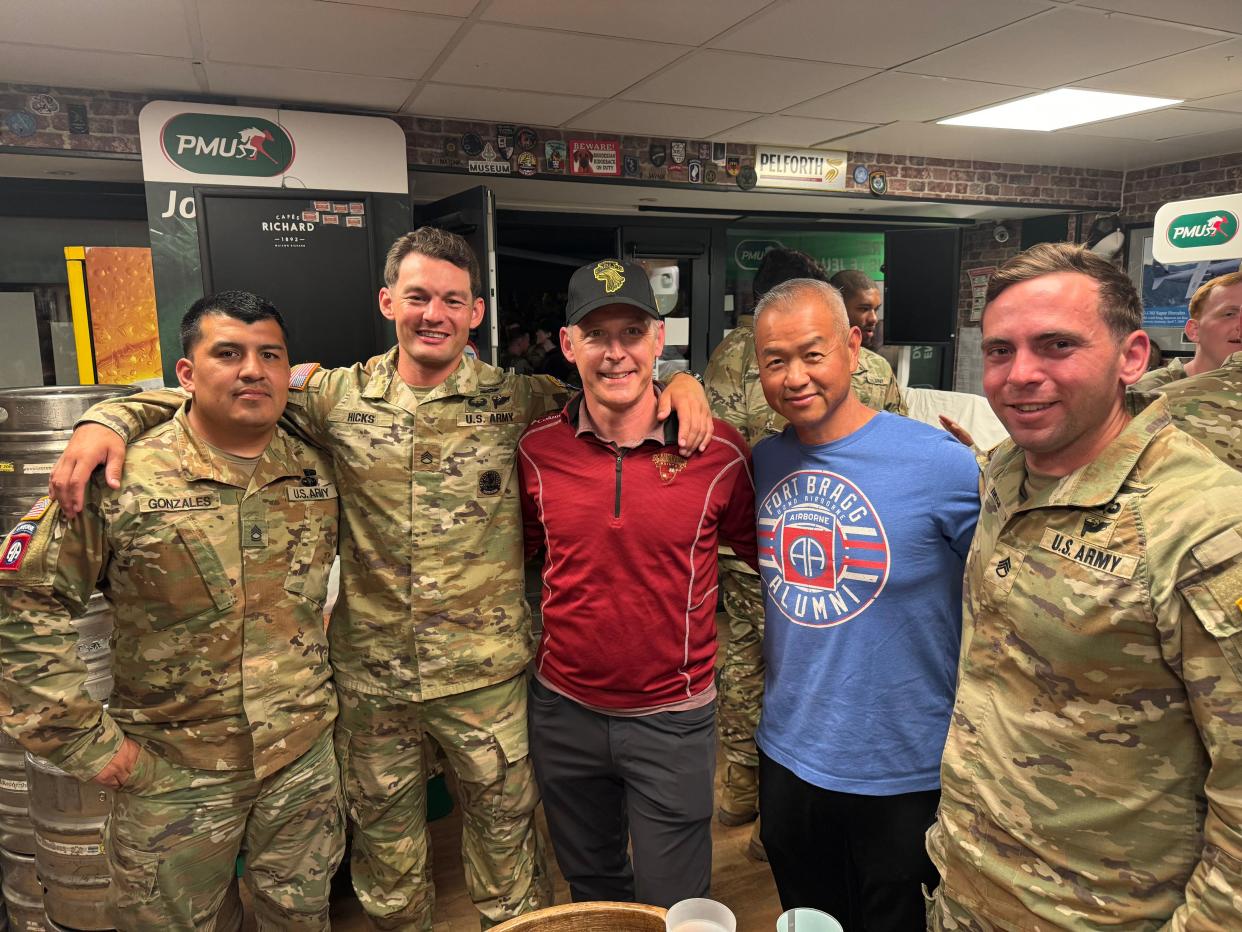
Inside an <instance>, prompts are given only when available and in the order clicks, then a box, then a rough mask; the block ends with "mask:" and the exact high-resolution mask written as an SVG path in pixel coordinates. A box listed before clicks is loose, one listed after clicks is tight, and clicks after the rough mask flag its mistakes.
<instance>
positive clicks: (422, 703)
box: [88, 348, 565, 930]
mask: <svg viewBox="0 0 1242 932" xmlns="http://www.w3.org/2000/svg"><path fill="white" fill-rule="evenodd" d="M396 366H397V350H396V349H395V348H394V349H392V350H390V351H389V352H388V353H386V354H384V355H383V356H378V357H375V358H374V359H372V360H370V361H369V362H368V363H367V364H366V365H365V366H364V365H355V366H351V367H349V368H343V369H332V370H318V371H315V369H314V367H313V366H300V367H297V368H296V369H295V373H294V379H293V382H292V387H293V388H295V389H300V390H296V391H293V392H291V393H290V397H289V406H288V408H287V410H286V417H287V418H289V419H290V420H291V421H292V423H293V424H294V425H295V426H296V427H297V429H298V430H299V431H301V432H303V433H304V434H305V435H306V436H307V437H309V438H310V440H312V441H313V442H315V443H317V444H319V445H320V446H322V447H323V448H324V449H326V450H328V451H330V454H331V456H332V458H333V463H334V466H335V469H336V474H337V477H338V481H339V485H340V494H341V499H340V501H341V547H340V552H341V593H340V598H339V599H338V601H337V603H336V606H335V608H334V610H333V613H332V623H331V625H330V626H329V641H330V644H331V654H330V657H331V662H332V669H333V674H334V677H335V679H336V684H337V689H338V692H339V695H340V699H341V706H342V709H343V713H342V717H341V720H340V721H339V722H338V726H337V735H336V743H337V750H338V752H339V753H340V754H341V763H342V765H343V780H344V788H345V794H346V803H347V805H348V807H349V809H350V812H351V815H352V816H353V817H354V822H355V832H354V836H353V840H354V847H353V853H352V855H351V867H352V871H353V881H354V889H355V890H356V892H357V894H358V897H359V899H360V900H361V901H362V904H363V907H364V908H365V909H366V911H367V913H368V914H369V915H370V917H371V919H372V921H373V922H374V923H375V924H376V925H378V926H379V927H380V928H384V929H411V930H429V929H431V927H432V912H433V907H434V892H433V888H432V886H431V882H430V868H429V865H428V861H427V848H426V840H425V836H424V828H425V818H426V811H425V808H424V802H423V799H424V795H425V790H424V788H423V786H422V784H423V783H424V782H425V780H426V777H427V768H428V766H429V763H428V762H427V761H426V760H425V759H424V754H423V753H422V735H423V733H424V732H426V733H429V734H431V736H432V737H433V738H434V739H435V740H436V741H437V742H439V743H440V744H441V745H442V746H443V747H444V750H445V752H446V754H447V756H448V760H449V763H450V765H451V766H452V767H453V769H454V771H455V773H456V775H457V782H458V785H459V788H460V790H461V792H462V796H463V799H462V804H463V809H464V813H465V817H464V820H463V829H462V851H463V857H464V859H465V860H466V862H467V868H466V882H467V889H468V891H469V893H470V896H471V899H472V900H473V901H474V903H475V905H476V906H477V907H478V909H479V911H480V912H481V913H482V915H483V922H484V925H485V926H487V925H491V924H493V923H495V922H499V921H503V920H504V919H506V918H509V917H511V916H514V915H516V914H518V913H522V912H527V911H529V910H532V909H538V908H541V907H543V906H547V905H550V904H551V902H552V891H551V880H550V876H549V874H548V872H547V869H546V864H545V856H544V852H543V845H542V842H541V840H540V837H539V834H538V832H537V830H536V828H535V822H534V808H535V805H536V803H537V797H536V795H535V792H534V779H533V775H532V772H531V766H530V761H529V759H528V757H527V741H526V717H525V709H524V706H523V705H522V699H523V698H524V696H525V692H524V687H521V688H519V687H520V683H515V682H514V681H515V678H518V679H519V680H520V679H521V678H522V677H523V675H524V669H525V667H526V664H527V663H528V662H529V661H530V659H531V656H532V638H531V626H530V612H529V608H528V606H527V604H526V600H525V598H524V595H523V590H524V586H523V564H522V526H521V514H520V509H519V505H518V499H517V483H516V476H515V460H514V455H515V450H516V446H517V441H518V438H519V437H520V436H521V434H522V431H523V430H524V429H525V427H526V425H527V424H529V423H530V422H531V421H532V420H534V419H535V418H536V417H539V416H540V415H542V414H545V413H547V412H548V411H551V410H555V409H556V408H558V407H559V406H561V405H562V404H563V403H564V401H565V389H564V387H563V386H562V385H561V383H559V382H557V381H556V380H555V379H551V378H548V377H542V376H534V377H532V376H516V375H507V374H505V373H504V372H502V371H501V370H499V369H496V368H494V367H492V366H489V365H486V364H484V363H481V362H479V361H478V360H475V359H471V358H469V357H465V358H463V360H462V361H461V363H460V364H459V366H458V368H457V369H456V370H455V371H454V372H453V374H452V375H450V376H449V378H448V379H446V380H445V381H444V382H443V383H441V384H440V385H437V386H435V387H434V388H431V389H429V390H426V391H416V390H415V389H412V388H411V387H410V386H408V385H406V383H405V382H404V381H403V380H402V379H401V378H400V376H398V375H397V368H396ZM312 373H313V374H312ZM178 397H179V396H178V395H176V393H172V392H160V393H144V394H141V395H136V396H130V397H129V398H126V399H123V400H114V401H109V402H105V403H104V404H102V405H99V406H97V407H96V408H95V409H93V411H92V413H91V414H90V415H88V419H90V420H96V421H99V422H100V423H104V424H107V425H108V426H110V427H112V428H113V429H114V430H116V431H117V432H118V433H120V434H122V436H129V435H132V434H133V433H134V432H135V431H136V429H138V428H140V427H141V426H144V425H145V423H146V422H147V420H158V419H160V418H163V417H166V416H167V406H168V404H170V403H171V402H173V401H174V400H175V399H177V398H178ZM144 402H145V404H144ZM519 695H520V696H521V697H522V698H516V697H518V696H519ZM381 799H386V802H385V803H384V804H383V805H382V806H381V805H379V801H380V800H381Z"/></svg>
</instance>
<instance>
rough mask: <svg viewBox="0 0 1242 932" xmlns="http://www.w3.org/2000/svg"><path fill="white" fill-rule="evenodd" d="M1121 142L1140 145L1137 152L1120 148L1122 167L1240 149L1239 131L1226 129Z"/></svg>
mask: <svg viewBox="0 0 1242 932" xmlns="http://www.w3.org/2000/svg"><path fill="white" fill-rule="evenodd" d="M1113 141H1114V142H1119V143H1120V142H1124V143H1125V144H1126V145H1129V146H1142V147H1143V148H1142V149H1141V150H1138V151H1129V150H1123V151H1122V153H1121V160H1122V162H1123V163H1124V167H1125V168H1147V167H1148V166H1151V165H1164V164H1167V163H1169V162H1181V161H1184V160H1186V159H1200V158H1206V157H1208V156H1212V155H1225V154H1227V153H1232V152H1242V130H1238V129H1234V130H1226V131H1224V132H1220V133H1203V134H1202V135H1199V136H1183V137H1181V138H1180V139H1165V140H1163V141H1161V142H1143V143H1139V142H1131V141H1129V140H1113Z"/></svg>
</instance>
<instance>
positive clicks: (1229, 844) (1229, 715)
mask: <svg viewBox="0 0 1242 932" xmlns="http://www.w3.org/2000/svg"><path fill="white" fill-rule="evenodd" d="M1178 579H1179V583H1178V586H1177V593H1178V597H1177V598H1176V599H1174V600H1173V601H1172V602H1171V606H1172V614H1173V615H1174V617H1173V618H1172V619H1170V620H1169V623H1166V624H1162V625H1161V628H1162V634H1166V635H1167V634H1169V633H1172V635H1173V636H1172V637H1168V636H1166V637H1163V638H1162V644H1161V646H1162V650H1163V652H1164V654H1165V659H1166V660H1167V661H1168V662H1169V664H1170V666H1172V668H1173V669H1174V670H1178V669H1180V671H1181V677H1182V680H1183V681H1184V682H1185V684H1186V694H1187V696H1188V698H1189V701H1190V708H1191V713H1192V715H1193V717H1194V722H1195V725H1196V727H1197V728H1198V730H1199V736H1200V739H1201V740H1202V742H1203V747H1204V749H1205V750H1206V751H1207V755H1208V758H1209V761H1210V767H1209V770H1208V775H1207V779H1206V781H1205V784H1204V794H1205V795H1206V797H1207V807H1206V815H1205V819H1204V825H1203V849H1202V854H1201V856H1200V859H1199V863H1198V864H1197V865H1196V866H1195V869H1194V872H1193V873H1192V874H1191V876H1190V881H1189V882H1188V883H1187V885H1186V890H1185V902H1184V903H1183V904H1182V905H1181V906H1179V907H1178V909H1177V910H1176V911H1175V912H1174V914H1173V916H1172V918H1171V919H1170V920H1169V922H1168V924H1167V925H1166V926H1165V927H1164V928H1166V929H1168V930H1171V932H1183V930H1185V932H1200V930H1203V932H1206V930H1216V929H1239V928H1242V718H1240V717H1239V716H1238V709H1239V708H1242V527H1234V528H1231V529H1229V530H1227V531H1225V532H1223V533H1221V534H1218V535H1216V536H1215V537H1213V538H1211V539H1210V540H1208V541H1206V542H1204V543H1201V544H1199V545H1198V546H1196V547H1194V548H1193V549H1192V551H1191V553H1190V554H1188V555H1187V557H1186V560H1185V562H1184V564H1183V566H1182V567H1181V568H1180V572H1179V575H1178ZM1156 750H1157V751H1158V749H1156ZM1169 763H1170V765H1172V766H1176V765H1177V762H1174V761H1170V762H1169ZM1188 766H1189V765H1188Z"/></svg>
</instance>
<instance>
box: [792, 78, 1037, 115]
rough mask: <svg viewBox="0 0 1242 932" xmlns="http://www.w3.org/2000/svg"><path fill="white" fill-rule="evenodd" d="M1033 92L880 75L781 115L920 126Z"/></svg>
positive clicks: (985, 84) (964, 82)
mask: <svg viewBox="0 0 1242 932" xmlns="http://www.w3.org/2000/svg"><path fill="white" fill-rule="evenodd" d="M1034 92H1035V90H1034V88H1029V87H1010V86H1008V85H1005V84H988V83H985V82H983V81H959V80H957V79H956V78H932V77H926V76H924V75H917V74H902V73H901V72H900V71H884V72H881V73H880V74H877V75H874V76H873V77H870V78H864V79H863V80H861V81H859V82H858V83H857V84H851V85H850V86H849V87H843V88H841V89H840V90H836V91H830V92H828V93H827V94H824V95H823V96H822V97H816V98H815V99H814V100H808V101H807V102H806V103H801V104H798V105H797V106H795V107H790V108H789V109H788V110H786V111H785V113H786V114H787V115H789V116H809V117H819V118H821V119H829V120H856V121H858V122H862V123H891V122H893V121H894V120H910V121H912V122H922V121H923V120H936V119H939V118H941V117H946V116H952V115H954V114H958V113H963V112H965V111H967V110H974V109H975V108H976V107H983V106H986V105H987V104H994V103H999V102H1000V101H1003V100H1012V99H1013V98H1015V97H1025V96H1026V95H1028V94H1031V93H1034Z"/></svg>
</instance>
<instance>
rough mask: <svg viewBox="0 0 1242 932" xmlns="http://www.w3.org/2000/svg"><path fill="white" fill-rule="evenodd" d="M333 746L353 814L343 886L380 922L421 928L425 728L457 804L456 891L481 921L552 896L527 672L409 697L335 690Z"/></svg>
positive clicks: (425, 926)
mask: <svg viewBox="0 0 1242 932" xmlns="http://www.w3.org/2000/svg"><path fill="white" fill-rule="evenodd" d="M337 694H338V696H339V698H340V716H339V718H338V719H337V722H336V752H337V757H338V758H339V760H340V764H341V774H342V781H343V785H344V790H345V800H346V806H347V808H348V810H349V816H350V819H351V820H352V821H353V826H354V834H353V853H352V855H351V868H352V870H353V883H354V891H355V892H356V893H357V894H358V899H359V900H361V901H362V906H363V908H364V909H365V910H366V912H367V914H368V916H369V917H370V919H371V922H372V923H373V924H374V926H375V927H376V928H379V929H400V930H408V932H430V930H431V928H432V912H433V910H434V907H435V891H434V887H433V886H432V882H431V857H430V851H429V847H428V840H427V777H428V773H429V768H430V767H431V765H432V761H431V760H430V758H429V755H428V754H427V753H426V752H425V750H424V735H426V736H428V737H430V738H431V739H432V741H434V742H435V743H436V744H438V745H439V746H440V747H441V748H442V749H443V750H444V755H445V759H446V761H447V763H448V766H449V767H450V768H451V769H452V771H453V773H454V774H455V775H456V778H457V786H458V790H459V792H460V795H461V806H462V840H461V847H462V862H463V864H464V866H465V873H466V890H467V892H468V893H469V895H470V899H471V900H472V901H473V902H474V904H475V906H476V907H477V908H478V910H479V912H480V913H481V914H482V915H481V925H482V927H483V928H485V929H486V928H490V927H491V926H493V925H495V924H496V923H498V922H502V921H504V920H505V919H510V918H512V917H514V916H516V915H518V914H519V913H524V912H529V911H531V910H535V909H542V908H543V907H545V906H551V905H552V882H551V877H550V875H549V873H548V866H547V858H546V854H545V849H544V844H543V840H542V838H541V836H540V834H539V831H538V829H537V828H536V826H535V816H534V813H535V806H536V805H537V803H538V802H539V793H538V790H537V789H536V786H535V778H534V774H533V771H532V769H531V763H530V758H529V756H528V746H527V739H526V675H525V674H522V675H519V676H516V677H514V678H512V679H509V680H506V681H505V682H503V683H499V684H497V685H495V686H485V687H483V688H482V689H476V690H473V691H471V692H468V693H462V694H460V695H456V696H446V697H444V698H441V699H431V700H428V701H425V702H410V701H407V700H405V699H398V698H394V697H391V696H373V695H367V694H364V693H357V692H353V691H351V690H348V689H340V688H338V690H337Z"/></svg>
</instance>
